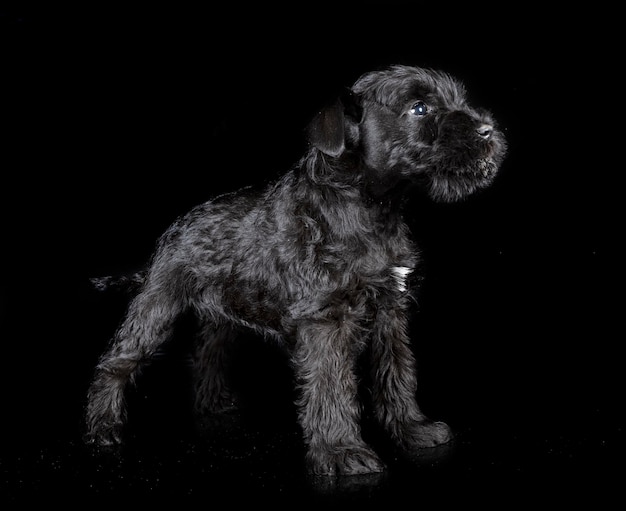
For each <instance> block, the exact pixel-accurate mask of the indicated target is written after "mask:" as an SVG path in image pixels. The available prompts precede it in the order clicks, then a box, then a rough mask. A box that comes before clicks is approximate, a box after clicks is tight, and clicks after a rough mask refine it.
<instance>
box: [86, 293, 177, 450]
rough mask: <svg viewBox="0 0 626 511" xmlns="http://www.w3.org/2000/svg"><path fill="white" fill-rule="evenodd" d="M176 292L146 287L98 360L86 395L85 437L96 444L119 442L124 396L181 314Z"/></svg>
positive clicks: (123, 412)
mask: <svg viewBox="0 0 626 511" xmlns="http://www.w3.org/2000/svg"><path fill="white" fill-rule="evenodd" d="M176 296H177V293H174V292H169V293H164V292H160V290H158V289H154V290H152V289H151V288H150V286H147V287H146V288H145V289H144V290H143V291H142V292H141V293H139V294H138V295H137V296H136V297H135V298H134V299H133V301H132V302H131V304H130V306H129V309H128V313H127V316H126V319H125V320H124V322H123V323H122V324H121V326H120V328H119V329H118V330H117V332H116V333H115V336H114V338H113V340H112V343H111V345H110V346H109V349H108V350H107V351H106V352H105V353H104V355H103V356H102V357H101V358H100V361H99V363H98V366H97V368H96V373H95V376H94V379H93V381H92V383H91V386H90V388H89V392H88V396H87V411H86V412H87V413H86V426H87V431H86V438H87V440H88V441H90V442H93V443H96V444H99V445H103V446H106V445H113V444H118V443H120V442H121V429H122V427H123V423H124V420H125V407H124V394H125V390H126V388H127V386H128V384H132V383H134V380H135V378H136V376H137V373H138V370H139V369H140V366H141V363H142V362H144V361H146V360H148V359H149V358H150V357H151V355H152V354H153V353H154V352H155V351H156V350H157V349H158V348H159V346H161V345H162V344H163V343H164V342H165V341H167V340H168V339H169V338H170V336H171V334H172V332H173V328H174V324H175V322H176V319H177V318H178V316H179V315H180V313H181V312H182V306H181V303H180V301H179V300H180V298H177V297H176Z"/></svg>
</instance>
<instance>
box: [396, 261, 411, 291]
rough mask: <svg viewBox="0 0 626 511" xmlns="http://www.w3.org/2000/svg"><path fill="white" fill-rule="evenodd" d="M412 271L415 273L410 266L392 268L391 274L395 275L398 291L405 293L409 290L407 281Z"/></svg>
mask: <svg viewBox="0 0 626 511" xmlns="http://www.w3.org/2000/svg"><path fill="white" fill-rule="evenodd" d="M412 271H413V268H409V267H408V266H392V267H391V274H392V275H393V277H394V279H395V282H396V287H397V289H398V291H400V292H404V291H406V290H407V288H408V284H407V281H408V278H409V275H410V274H411V272H412Z"/></svg>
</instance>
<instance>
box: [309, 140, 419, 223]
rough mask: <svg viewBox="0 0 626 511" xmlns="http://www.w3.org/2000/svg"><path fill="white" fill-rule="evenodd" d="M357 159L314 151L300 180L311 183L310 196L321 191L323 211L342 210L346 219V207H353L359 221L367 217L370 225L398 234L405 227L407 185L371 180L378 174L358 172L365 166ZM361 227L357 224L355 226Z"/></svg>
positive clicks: (320, 205) (314, 149) (348, 154)
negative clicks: (403, 217) (360, 167)
mask: <svg viewBox="0 0 626 511" xmlns="http://www.w3.org/2000/svg"><path fill="white" fill-rule="evenodd" d="M355 158H356V156H354V155H352V154H350V153H347V152H346V153H344V154H342V155H341V156H339V157H333V156H328V155H326V154H324V153H322V152H321V151H319V150H318V149H316V148H311V149H310V150H309V151H308V153H307V154H306V155H305V156H304V157H303V158H302V160H301V161H300V164H299V166H298V170H299V174H300V178H301V179H305V180H307V181H308V183H309V186H307V190H308V192H307V193H309V194H310V190H317V192H318V197H319V201H318V206H319V208H320V210H321V211H325V212H326V213H328V214H330V215H332V212H333V210H334V209H335V207H336V206H340V208H339V207H338V208H337V211H341V212H342V216H345V212H346V211H347V210H346V208H345V206H346V205H347V204H351V205H353V206H354V207H353V208H352V210H353V211H354V214H355V215H356V216H357V217H360V216H362V215H364V214H366V215H367V222H368V224H369V225H372V223H373V224H375V225H378V226H379V228H381V229H383V230H384V231H387V232H389V231H391V232H393V231H396V230H397V229H398V227H399V225H400V224H402V223H403V220H402V215H401V209H402V206H403V205H404V202H405V196H406V187H407V183H406V182H402V183H398V182H396V183H391V182H389V183H381V182H379V181H376V180H374V179H368V176H369V175H372V176H373V175H374V173H368V172H355V170H354V169H355V165H362V162H357V161H355ZM310 184H312V185H313V186H312V187H311V186H310ZM309 198H310V196H309ZM358 223H359V222H358V221H357V222H355V223H354V226H355V227H356V225H357V224H358Z"/></svg>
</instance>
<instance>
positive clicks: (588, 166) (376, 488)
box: [0, 2, 626, 509]
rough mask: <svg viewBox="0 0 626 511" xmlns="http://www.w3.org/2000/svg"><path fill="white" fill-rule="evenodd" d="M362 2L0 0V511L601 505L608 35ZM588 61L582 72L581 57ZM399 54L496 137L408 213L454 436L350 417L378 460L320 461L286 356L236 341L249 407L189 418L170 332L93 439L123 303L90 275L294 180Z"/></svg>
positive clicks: (613, 180) (422, 350) (611, 162)
mask: <svg viewBox="0 0 626 511" xmlns="http://www.w3.org/2000/svg"><path fill="white" fill-rule="evenodd" d="M380 4H381V3H380V2H379V3H377V2H359V3H358V5H357V8H356V9H355V10H353V11H351V12H346V13H343V14H341V15H339V14H336V15H335V16H333V17H332V18H331V19H329V18H328V17H327V16H325V15H323V14H324V11H321V10H319V9H318V10H312V11H309V12H308V13H307V15H306V16H304V15H303V14H301V13H291V15H289V16H287V17H286V18H285V17H284V14H285V13H283V16H282V17H280V18H278V17H273V18H272V17H270V18H271V19H272V20H273V22H271V23H270V26H268V25H266V24H264V23H261V21H260V20H261V17H260V14H262V12H261V11H263V9H260V8H258V9H257V10H258V11H259V12H256V11H254V12H250V11H247V12H246V13H245V16H244V15H242V13H241V12H239V11H237V12H231V13H229V14H225V13H224V12H223V11H222V12H221V13H211V12H203V13H200V12H199V13H197V15H196V14H192V13H187V12H182V11H180V12H171V13H170V12H168V13H160V14H159V13H155V12H153V11H151V12H150V13H147V12H139V11H137V12H135V11H133V12H130V11H129V10H127V11H124V12H114V11H111V12H108V13H103V12H98V13H95V12H92V11H91V10H90V9H87V8H85V9H83V10H82V11H71V12H58V11H53V10H48V11H42V12H39V11H36V10H30V11H29V10H25V11H23V12H21V11H19V10H18V11H10V10H7V11H0V22H2V25H1V26H0V29H1V30H0V35H1V36H2V41H1V43H2V46H1V47H2V51H3V52H4V53H3V55H4V56H3V59H4V60H3V61H2V62H3V63H2V66H3V67H2V68H1V69H0V71H1V72H2V73H3V74H2V84H3V87H4V88H3V89H2V93H1V94H2V95H1V96H0V99H1V100H2V108H3V110H2V112H3V113H2V118H1V119H0V122H2V126H1V127H2V128H3V130H4V133H5V136H4V138H3V139H2V143H1V145H0V147H1V151H2V153H1V154H2V161H1V165H2V166H1V168H2V172H3V175H4V176H7V177H9V176H10V177H11V180H10V183H9V181H7V182H5V184H4V185H3V186H2V187H0V193H1V194H2V197H1V199H2V200H1V201H0V206H1V208H2V209H1V212H2V236H1V238H0V252H1V257H2V260H1V263H2V264H1V266H0V267H1V272H0V277H1V280H0V313H1V316H0V320H1V323H0V350H1V351H0V422H1V426H2V430H1V432H2V434H1V435H0V507H2V506H3V505H4V504H5V503H23V502H28V501H30V502H34V501H37V502H40V503H45V504H47V503H48V502H50V503H51V502H60V503H65V502H76V503H80V504H82V505H87V504H88V503H91V502H96V503H110V502H114V503H115V504H116V505H120V503H121V502H132V503H139V502H155V503H160V502H163V500H164V499H165V498H174V499H176V500H178V501H180V502H181V505H182V506H183V507H191V506H192V505H193V506H194V507H195V506H198V505H203V506H207V507H210V506H214V507H215V506H216V505H221V506H225V505H226V503H228V504H229V505H230V504H231V503H242V504H246V503H252V504H253V505H256V504H261V503H264V504H266V503H270V504H271V503H290V504H292V505H294V506H298V507H305V506H307V505H312V506H315V505H322V506H324V505H329V506H332V505H335V504H336V505H343V504H348V503H349V504H355V505H356V506H359V505H363V506H365V505H368V504H380V505H385V506H387V507H386V508H389V509H391V507H392V506H394V505H398V506H399V505H402V506H407V505H408V506H411V507H414V508H418V507H419V506H420V505H422V504H429V505H432V504H436V505H445V504H456V505H459V504H460V505H466V504H470V503H471V504H473V505H481V506H488V507H492V508H497V509H503V508H504V509H506V508H509V507H511V506H512V505H515V504H526V505H529V506H533V508H534V507H535V506H537V507H539V506H540V505H541V506H542V508H543V507H546V506H559V509H560V508H562V506H564V505H569V504H573V503H576V504H579V505H580V504H588V505H592V506H593V508H594V509H601V508H604V507H609V504H611V505H614V504H615V502H618V501H619V500H617V501H616V500H614V499H615V497H616V496H617V497H620V492H621V491H622V484H623V480H624V468H623V467H624V454H625V452H624V436H625V431H624V428H625V425H626V421H625V420H624V417H623V401H624V399H623V388H624V382H623V363H622V354H621V344H623V341H622V337H623V335H622V330H623V329H622V323H623V321H622V316H623V307H622V304H621V302H622V297H621V295H620V290H621V289H622V287H623V268H622V265H623V261H624V257H623V249H622V248H621V245H622V243H621V238H622V233H623V225H622V223H623V222H622V220H621V218H623V214H622V212H621V205H622V204H623V200H622V199H621V197H620V196H619V195H620V193H619V190H620V187H619V185H618V182H617V181H618V177H619V176H618V175H619V173H620V171H619V168H618V167H619V166H618V165H616V164H615V161H618V160H616V159H615V158H614V157H613V156H612V155H611V151H612V150H614V149H615V148H619V147H621V141H619V143H616V142H615V141H614V140H613V139H612V137H611V129H610V128H609V127H608V126H610V125H611V124H610V123H608V122H607V120H608V118H610V117H612V116H613V115H614V114H613V113H612V112H613V110H612V109H611V108H609V105H608V102H609V98H610V97H613V96H614V95H617V96H619V94H617V91H616V87H617V86H616V84H617V83H620V82H619V80H616V79H615V77H613V76H612V71H611V70H612V68H613V66H612V65H611V63H612V62H613V55H614V50H615V48H617V47H618V46H617V45H615V44H614V41H613V39H612V37H611V35H612V34H613V32H612V31H611V30H608V29H607V30H602V31H601V32H602V33H601V34H599V33H597V34H596V35H594V36H593V38H590V36H588V33H589V31H588V30H582V29H581V27H585V28H588V27H590V26H592V25H593V24H601V26H603V27H606V26H607V24H606V21H607V19H610V18H611V16H610V13H606V12H598V13H595V12H590V11H585V12H584V15H582V16H581V18H584V19H575V17H573V15H572V18H568V19H567V20H566V21H567V22H566V21H564V19H560V18H559V20H558V23H557V22H556V20H550V19H548V18H547V17H546V16H545V13H544V15H542V16H535V15H532V13H533V12H535V11H533V10H532V9H528V8H527V7H525V8H524V9H521V10H519V12H517V11H516V14H515V15H514V16H516V17H519V18H518V19H520V18H521V20H522V21H520V22H519V23H518V24H517V25H516V26H518V27H519V28H517V29H513V28H512V27H510V23H511V22H510V16H509V15H508V14H507V16H504V17H503V18H502V20H500V21H499V22H498V23H497V24H495V25H493V24H492V25H490V26H487V25H485V19H487V18H488V19H492V17H484V16H482V14H480V13H476V14H477V15H476V16H466V14H467V13H459V15H458V16H453V13H452V12H443V13H442V12H439V13H435V12H431V11H427V10H425V8H424V7H423V6H422V5H417V4H416V3H415V2H408V3H407V2H385V3H384V4H383V5H384V9H383V7H381V5H380ZM365 7H367V8H365ZM444 11H447V7H446V9H444ZM512 12H513V11H512ZM16 13H17V14H16ZM315 13H317V15H316V14H315ZM568 16H569V15H568ZM246 20H247V21H246ZM279 20H280V21H279ZM443 20H447V22H446V23H443ZM524 20H525V21H526V22H523V21H524ZM552 21H554V23H552ZM440 22H441V23H443V24H441V23H440ZM435 24H437V26H441V27H443V28H441V29H436V30H435V29H434V28H433V25H435ZM216 26H220V27H224V26H226V27H228V30H225V31H224V30H221V31H216V30H215V28H216ZM555 26H559V27H560V30H562V32H560V33H559V36H558V37H555V36H554V32H553V27H555ZM320 27H324V28H323V30H320ZM429 27H430V28H429ZM477 27H479V28H477ZM218 32H219V33H218ZM618 33H619V32H618ZM372 34H375V36H372ZM476 41H479V42H480V51H479V52H477V50H476V44H475V43H476ZM238 42H243V45H241V44H236V43H238ZM445 42H447V43H448V44H444V43H445ZM287 49H289V51H287ZM496 49H498V50H499V51H501V53H500V54H497V55H500V56H497V55H496V52H495V50H496ZM603 59H604V60H603ZM596 61H600V62H598V63H597V64H596V65H595V66H594V69H595V71H594V73H596V74H595V75H594V76H593V78H592V77H591V76H590V75H589V73H587V72H582V71H581V66H582V67H584V66H586V65H587V64H588V63H589V62H596ZM393 62H402V63H414V64H419V65H425V66H432V67H436V68H442V69H446V70H448V71H450V72H452V73H453V74H456V75H458V76H459V77H461V78H463V80H464V81H466V82H467V83H466V84H467V86H468V89H469V90H470V97H472V98H474V99H475V100H476V102H479V103H481V104H483V105H485V106H486V107H488V108H489V109H491V110H492V113H493V114H494V116H495V117H496V118H497V119H498V120H499V122H500V123H501V124H502V127H503V129H504V132H505V135H506V136H507V139H508V140H509V149H510V152H509V156H508V157H507V160H506V161H505V164H504V166H503V169H502V172H501V175H500V176H499V177H498V179H497V180H496V182H495V183H494V186H493V188H492V189H490V190H488V191H485V193H482V194H479V195H478V196H477V197H474V198H472V199H470V200H468V201H466V202H464V203H460V204H440V205H435V204H430V203H427V202H424V201H423V200H421V199H420V198H419V197H416V198H415V200H414V201H411V202H410V203H409V204H408V205H407V210H406V219H407V222H408V223H409V225H410V227H411V229H412V230H413V232H414V233H415V237H416V240H417V241H418V244H419V246H420V248H421V250H422V258H423V266H422V275H423V277H424V278H423V280H422V281H421V285H420V289H419V293H418V302H419V304H418V307H416V310H415V313H414V315H413V322H412V325H411V338H412V339H413V341H414V350H415V353H416V356H417V360H418V380H419V388H418V400H419V402H420V404H421V406H422V409H423V410H424V412H425V413H426V414H427V415H429V416H430V417H431V418H433V419H437V420H443V421H446V422H448V423H449V424H450V426H451V427H452V429H453V430H454V432H455V434H456V438H455V441H454V442H453V443H452V444H450V445H448V446H445V447H442V448H440V449H433V450H426V451H424V452H420V453H414V454H413V455H411V456H409V455H407V454H406V453H401V452H398V451H397V450H396V449H395V448H394V447H393V446H392V445H390V444H389V442H388V439H387V438H386V436H385V435H384V434H382V433H381V431H380V430H379V429H378V427H377V425H376V424H375V423H373V422H372V421H371V420H370V414H369V410H368V409H367V407H365V409H364V423H363V435H364V437H365V438H366V439H367V441H368V442H370V444H371V445H372V446H374V447H375V449H376V450H377V451H378V452H379V453H380V455H381V456H382V458H383V459H384V460H385V462H386V463H387V471H386V472H384V473H382V474H378V475H374V476H367V477H349V478H343V479H342V478H311V477H309V476H307V475H306V473H305V471H304V467H303V463H302V461H303V445H302V441H301V436H300V431H299V429H298V426H297V423H296V413H295V409H294V405H293V399H294V391H293V386H292V380H291V374H290V371H289V369H288V366H287V364H286V360H285V357H284V355H283V354H282V353H281V352H280V351H279V350H277V349H276V348H275V347H273V346H271V345H267V344H264V343H263V342H260V340H259V339H254V338H246V339H242V340H241V345H240V348H239V356H238V357H237V365H236V367H235V368H234V376H235V381H236V382H237V390H238V392H239V395H240V401H241V406H240V408H239V410H238V411H237V412H236V413H233V414H231V415H228V416H224V417H221V418H219V419H214V420H210V421H209V420H206V419H205V420H197V419H196V418H194V417H193V415H192V413H191V396H190V390H189V374H188V371H187V359H186V353H185V350H184V344H185V341H184V333H183V334H181V336H180V337H178V338H177V339H176V342H174V343H173V345H172V346H170V347H168V349H166V350H164V352H163V353H161V354H160V355H159V357H157V359H156V360H155V361H154V362H153V364H152V365H151V366H150V367H148V368H146V370H145V372H144V373H143V375H142V377H141V379H140V381H139V385H138V387H137V389H136V390H134V391H133V392H131V393H130V395H129V396H128V404H129V406H128V409H129V424H128V430H127V432H126V434H127V443H126V445H125V446H124V448H123V449H122V450H121V452H118V453H102V452H94V451H92V450H90V449H88V448H87V447H86V446H85V445H84V444H83V442H82V441H81V434H82V427H83V425H82V415H83V407H84V403H85V394H86V390H87V386H88V384H89V380H90V378H91V376H92V371H93V368H94V366H95V364H96V362H97V359H98V356H99V355H100V353H101V352H102V350H103V349H104V347H105V345H106V342H107V340H108V339H109V337H110V336H111V334H112V333H113V331H114V329H115V327H116V325H117V323H118V321H119V320H120V318H121V316H122V314H123V311H124V306H125V301H124V298H123V297H121V296H117V295H102V294H98V293H96V292H94V291H93V290H92V289H90V288H89V286H88V278H89V277H92V276H98V275H107V274H110V273H115V272H118V271H119V272H129V271H132V270H133V269H136V268H138V267H140V266H141V265H142V264H143V262H144V261H145V260H146V259H147V257H148V256H149V254H150V252H151V251H152V247H153V244H154V240H155V239H156V238H157V236H158V235H160V234H161V232H162V231H163V230H164V229H165V228H166V227H167V225H169V223H170V222H171V221H172V220H173V219H174V218H175V217H176V216H178V215H179V214H181V213H183V212H184V211H186V210H188V209H189V208H190V207H192V206H193V205H195V204H197V203H199V202H201V201H204V200H206V199H207V198H208V197H210V196H213V195H216V194H218V193H223V192H225V191H229V190H232V189H235V188H238V187H240V186H242V185H244V184H259V183H262V182H265V181H267V180H270V179H273V178H274V177H275V176H276V174H277V173H279V172H282V171H284V170H287V169H288V168H289V167H290V166H291V165H292V164H293V163H294V162H295V161H296V160H297V159H298V158H299V156H300V154H301V152H302V147H303V143H302V134H303V127H304V126H305V125H306V122H307V121H308V119H309V118H310V116H311V114H312V113H313V112H315V111H316V109H317V108H319V106H320V105H321V104H322V103H323V102H325V101H326V100H327V98H328V97H329V96H330V95H331V94H334V92H335V91H336V87H341V86H345V85H347V84H349V83H351V82H352V80H353V79H354V78H356V76H358V74H359V73H361V72H365V71H367V70H370V69H371V68H375V67H379V66H382V65H386V64H389V63H393ZM598 91H601V94H600V92H598ZM217 499H219V500H217ZM224 499H227V500H224ZM215 502H219V504H215ZM186 504H188V506H185V505H186Z"/></svg>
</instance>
